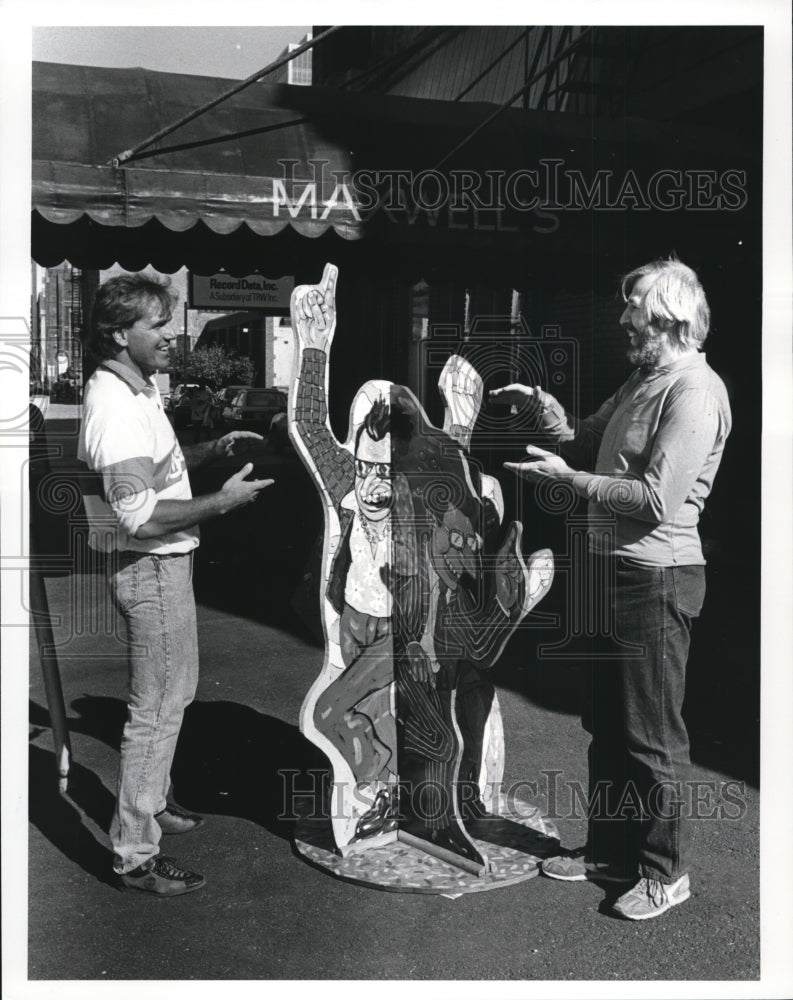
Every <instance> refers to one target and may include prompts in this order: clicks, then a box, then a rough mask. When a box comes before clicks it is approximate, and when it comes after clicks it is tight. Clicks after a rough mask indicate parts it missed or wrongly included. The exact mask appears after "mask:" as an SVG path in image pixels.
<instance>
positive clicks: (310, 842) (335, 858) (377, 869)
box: [295, 798, 559, 898]
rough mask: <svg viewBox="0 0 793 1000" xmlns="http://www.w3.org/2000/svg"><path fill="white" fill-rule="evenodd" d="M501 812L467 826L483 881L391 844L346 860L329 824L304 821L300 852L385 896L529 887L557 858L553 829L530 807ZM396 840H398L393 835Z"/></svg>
mask: <svg viewBox="0 0 793 1000" xmlns="http://www.w3.org/2000/svg"><path fill="white" fill-rule="evenodd" d="M494 807H495V808H496V809H497V810H498V812H497V813H496V814H494V815H490V816H486V817H484V818H482V819H477V820H471V821H469V822H466V824H465V827H466V830H467V831H468V834H469V836H470V837H471V838H472V839H473V841H474V842H475V844H476V845H477V847H478V848H479V850H480V851H481V852H482V853H484V854H485V855H486V856H487V860H488V862H489V864H488V868H487V870H486V871H484V872H482V873H481V874H479V875H475V874H473V873H471V872H467V871H464V870H463V869H462V868H459V867H457V866H456V865H452V864H449V863H448V862H447V861H443V860H441V859H440V858H438V857H433V856H432V855H431V854H427V853H425V852H424V851H423V850H421V849H419V848H417V847H415V846H413V845H412V844H408V843H405V842H404V841H402V840H396V839H391V838H388V842H386V843H380V844H378V843H376V842H375V841H374V840H373V841H372V842H371V843H370V844H367V842H366V841H359V842H358V844H356V849H355V850H354V851H353V852H352V853H347V854H346V856H345V857H342V856H341V854H340V853H339V851H338V849H337V848H336V845H335V844H334V841H333V833H332V829H331V824H330V820H328V819H308V818H301V819H299V820H298V821H297V825H296V827H295V846H296V847H297V850H298V851H299V852H300V854H301V855H302V856H303V857H304V858H305V859H306V860H307V861H308V862H309V863H311V864H313V865H316V866H317V867H318V868H321V869H322V870H324V871H326V872H327V873H328V874H330V875H334V876H335V877H336V878H340V879H344V880H345V881H347V882H353V883H356V884H358V885H365V886H369V887H370V888H373V889H383V890H385V891H386V892H423V893H431V894H435V895H443V896H448V897H450V898H455V897H457V896H460V895H462V894H463V893H466V892H483V891H485V890H487V889H498V888H499V887H500V886H506V885H514V884H515V883H516V882H524V881H526V880H527V879H530V878H534V877H535V876H536V875H538V874H539V870H540V861H541V859H542V858H544V857H548V856H550V855H553V854H555V853H557V852H558V850H559V838H558V834H557V831H556V828H555V827H554V826H553V824H552V823H551V822H550V821H549V820H547V819H543V817H542V815H541V814H540V811H539V809H537V808H536V807H535V806H532V805H531V804H530V803H528V802H522V801H516V802H511V803H509V808H508V804H507V803H506V802H505V801H504V800H503V798H499V799H497V800H496V801H495V802H494ZM392 836H393V835H392Z"/></svg>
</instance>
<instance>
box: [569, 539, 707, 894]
mask: <svg viewBox="0 0 793 1000" xmlns="http://www.w3.org/2000/svg"><path fill="white" fill-rule="evenodd" d="M593 558H594V560H595V564H597V562H598V559H601V560H602V559H603V557H593ZM591 578H594V579H596V580H599V581H601V585H602V596H601V594H595V595H593V597H594V598H595V599H597V600H601V601H602V602H603V604H602V609H603V612H604V613H603V616H602V619H601V620H602V622H603V623H604V624H605V625H607V627H605V628H602V629H601V632H602V634H601V635H599V636H598V642H597V643H596V644H595V645H594V646H593V652H594V653H596V655H595V656H594V657H593V660H592V662H591V666H590V667H589V668H588V669H587V670H586V674H585V694H584V705H583V712H582V721H583V725H584V728H585V729H586V730H587V732H589V733H590V734H591V736H592V741H591V743H590V746H589V837H588V846H589V851H590V853H591V855H592V857H593V859H594V860H595V861H603V862H607V863H611V864H615V865H617V866H619V867H622V868H625V869H626V871H628V872H629V873H632V872H634V871H637V870H638V873H639V875H641V876H644V877H647V878H655V879H658V880H659V881H661V882H666V883H670V882H674V881H675V880H676V879H678V878H679V877H680V876H681V875H682V874H684V873H685V872H686V871H687V867H686V866H687V856H686V849H687V840H688V837H687V826H688V824H687V822H686V817H685V815H684V814H685V804H684V799H685V790H686V784H685V783H686V780H687V778H688V771H689V765H690V761H689V744H688V733H687V732H686V727H685V723H684V721H683V717H682V707H683V698H684V695H685V686H686V661H687V659H688V651H689V642H690V631H691V620H692V618H695V617H696V616H697V615H698V614H699V612H700V610H701V609H702V603H703V600H704V597H705V568H704V566H670V567H661V568H655V567H647V566H639V565H637V564H635V563H631V562H630V561H629V560H627V559H623V558H621V557H613V558H611V559H605V561H601V562H600V568H599V569H598V568H597V566H596V569H595V573H594V575H593V577H591Z"/></svg>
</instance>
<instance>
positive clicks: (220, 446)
mask: <svg viewBox="0 0 793 1000" xmlns="http://www.w3.org/2000/svg"><path fill="white" fill-rule="evenodd" d="M263 440H264V438H263V437H262V436H261V434H257V433H256V432H255V431H229V433H228V434H224V435H223V437H220V438H218V439H217V441H215V442H214V449H215V452H214V457H215V458H225V457H226V456H227V455H233V454H234V446H235V444H236V443H237V442H238V441H248V442H251V441H263Z"/></svg>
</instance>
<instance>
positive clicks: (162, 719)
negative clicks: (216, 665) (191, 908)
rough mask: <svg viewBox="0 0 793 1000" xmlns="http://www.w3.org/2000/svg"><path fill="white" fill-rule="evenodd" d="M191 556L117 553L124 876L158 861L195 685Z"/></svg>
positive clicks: (113, 576)
mask: <svg viewBox="0 0 793 1000" xmlns="http://www.w3.org/2000/svg"><path fill="white" fill-rule="evenodd" d="M192 569H193V556H192V553H188V554H186V555H166V556H157V555H148V554H146V553H140V552H120V553H115V554H113V555H112V556H111V557H110V561H109V564H108V581H109V584H110V592H111V594H112V596H113V600H114V602H115V604H116V607H117V608H118V610H119V611H120V613H121V615H122V617H123V619H124V622H125V625H126V632H127V643H128V656H129V703H128V706H127V711H128V715H127V722H126V725H125V726H124V733H123V736H122V739H121V761H120V766H119V775H118V796H117V801H116V809H115V812H114V814H113V820H112V822H111V825H110V839H111V842H112V845H113V852H114V860H113V867H114V868H115V870H116V871H117V872H118V873H120V874H123V873H124V872H129V871H132V869H133V868H137V867H138V865H140V864H142V863H143V862H144V861H146V860H147V859H148V858H151V857H154V856H155V855H156V854H158V853H159V842H160V827H159V825H158V824H157V821H156V820H155V819H154V815H155V813H158V812H160V811H161V810H162V809H164V808H165V805H166V795H167V793H168V789H169V786H170V781H171V777H170V775H171V764H172V762H173V756H174V752H175V750H176V741H177V738H178V736H179V730H180V728H181V725H182V717H183V715H184V710H185V708H186V707H187V706H188V705H189V704H190V702H191V701H192V700H193V696H194V695H195V691H196V685H197V683H198V638H197V634H196V612H195V599H194V597H193V584H192V576H193V572H192Z"/></svg>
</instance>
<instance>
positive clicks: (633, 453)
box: [491, 259, 731, 920]
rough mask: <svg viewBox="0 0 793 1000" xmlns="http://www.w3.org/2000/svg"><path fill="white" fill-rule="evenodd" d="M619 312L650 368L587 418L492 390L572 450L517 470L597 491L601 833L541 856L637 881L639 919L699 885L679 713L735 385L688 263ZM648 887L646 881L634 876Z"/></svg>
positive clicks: (645, 276)
mask: <svg viewBox="0 0 793 1000" xmlns="http://www.w3.org/2000/svg"><path fill="white" fill-rule="evenodd" d="M622 295H623V298H624V300H625V303H626V306H625V310H624V312H623V314H622V316H621V317H620V323H621V325H622V326H623V327H624V328H625V330H626V331H627V333H628V336H629V338H630V347H629V350H628V357H629V359H630V361H631V362H632V363H633V364H634V365H635V366H636V371H635V372H634V373H633V374H632V375H631V376H630V378H629V379H628V381H627V382H626V383H625V384H624V385H623V386H622V387H621V388H620V389H619V390H618V391H617V392H616V393H615V395H614V396H612V397H611V399H609V400H607V401H606V402H605V403H604V404H603V405H602V406H601V407H600V409H599V410H598V411H597V412H596V413H595V414H593V415H592V416H590V417H587V418H586V419H585V420H581V421H579V420H577V419H576V418H575V417H573V416H572V415H570V414H568V413H566V412H565V410H564V408H563V407H562V406H561V405H560V404H559V403H558V402H557V400H555V399H554V398H553V397H552V396H551V395H550V394H548V393H547V392H544V391H543V390H542V389H541V388H540V387H539V386H535V387H534V388H530V387H528V386H522V385H510V386H505V387H504V388H502V389H495V390H493V391H492V392H491V397H493V398H496V399H501V400H503V401H505V402H508V403H512V404H513V405H518V406H520V407H523V406H530V407H531V408H532V409H533V410H534V412H535V414H536V416H537V420H538V425H539V428H540V429H541V430H542V432H543V433H544V434H545V435H546V436H547V435H550V436H552V437H554V438H555V439H556V440H557V441H558V442H559V445H560V447H559V454H553V453H551V452H548V451H544V450H543V449H541V448H537V447H535V446H533V445H529V446H528V447H527V449H526V450H527V452H528V455H529V458H528V459H527V460H524V461H522V462H508V463H505V467H506V468H508V469H512V470H513V471H514V472H516V473H517V474H518V475H520V476H522V477H524V478H526V479H528V480H530V481H540V480H543V479H553V480H564V481H566V482H568V483H570V484H571V485H572V487H573V488H574V489H575V491H576V492H577V493H578V495H579V496H581V497H583V498H585V499H586V500H588V502H589V525H590V531H589V546H590V563H589V565H588V567H587V569H588V574H587V579H589V580H595V581H598V585H599V586H602V588H603V589H602V590H597V591H594V590H593V592H591V593H590V595H589V597H590V600H597V601H600V602H602V603H601V604H599V605H598V608H597V620H598V621H601V622H603V623H604V624H603V627H602V629H601V635H600V636H599V637H598V643H597V645H595V646H593V653H595V654H596V655H594V656H593V660H592V663H591V668H590V669H589V671H588V673H587V676H586V679H585V680H586V685H585V696H584V705H583V724H584V728H585V729H586V730H587V731H588V732H589V733H590V734H591V737H592V739H591V743H590V747H589V794H590V803H589V813H590V816H589V829H588V837H587V844H586V845H585V847H583V848H581V849H579V850H577V851H573V852H570V853H569V854H567V855H564V856H561V857H557V858H553V859H549V860H546V861H545V862H543V872H544V873H545V874H546V875H548V876H550V877H552V878H556V879H560V880H563V881H582V880H585V879H595V880H597V879H606V880H612V881H624V882H627V883H629V884H631V885H632V887H631V888H630V889H628V891H627V892H625V893H624V894H623V895H622V896H620V898H619V899H618V900H617V901H616V903H615V904H614V911H615V912H616V913H617V914H618V915H619V916H622V917H624V918H626V919H629V920H647V919H651V918H654V917H657V916H660V915H661V914H663V913H665V912H666V911H667V910H668V909H669V908H670V907H672V906H675V905H677V904H679V903H682V902H684V901H685V900H686V899H688V898H689V896H690V885H689V874H688V855H687V845H686V840H687V837H686V833H687V824H686V822H685V818H684V816H683V808H684V803H683V801H682V794H683V791H684V788H685V778H686V774H687V769H688V766H689V746H688V734H687V732H686V728H685V724H684V721H683V718H682V714H681V709H682V704H683V697H684V693H685V675H686V661H687V659H688V651H689V641H690V629H691V621H692V619H693V618H695V617H696V616H697V615H698V614H699V612H700V610H701V608H702V602H703V599H704V594H705V570H704V564H705V559H704V557H703V554H702V546H701V544H700V539H699V534H698V531H697V522H698V520H699V515H700V513H701V511H702V508H703V506H704V503H705V499H706V497H707V496H708V494H709V493H710V490H711V487H712V485H713V480H714V478H715V475H716V471H717V469H718V467H719V463H720V461H721V456H722V452H723V450H724V445H725V441H726V439H727V435H728V434H729V431H730V425H731V416H730V406H729V402H728V399H727V392H726V389H725V387H724V384H723V382H722V381H721V379H720V378H719V377H718V375H716V373H715V372H714V371H713V370H712V369H711V368H710V367H709V366H708V364H707V362H706V360H705V355H704V354H702V353H700V351H701V348H702V345H703V343H704V341H705V338H706V336H707V334H708V329H709V325H710V311H709V308H708V304H707V300H706V298H705V293H704V291H703V289H702V286H701V284H700V283H699V280H698V278H697V276H696V274H695V273H694V271H692V270H691V268H689V267H687V266H686V265H685V264H683V263H682V262H681V261H678V260H676V259H671V260H658V261H653V262H652V263H650V264H646V265H644V266H643V267H639V268H637V269H636V270H634V271H631V272H630V274H628V275H627V276H626V277H625V278H624V279H623V282H622ZM634 883H635V884H634Z"/></svg>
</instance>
